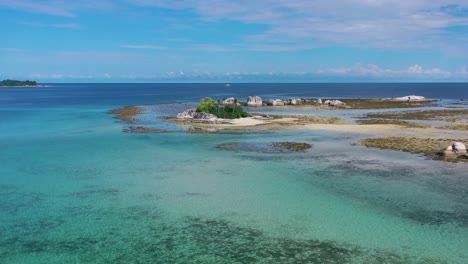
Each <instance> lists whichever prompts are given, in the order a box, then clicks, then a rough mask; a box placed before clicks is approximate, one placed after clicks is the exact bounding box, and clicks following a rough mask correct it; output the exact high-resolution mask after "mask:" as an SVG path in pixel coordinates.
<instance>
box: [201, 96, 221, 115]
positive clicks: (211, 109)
mask: <svg viewBox="0 0 468 264" xmlns="http://www.w3.org/2000/svg"><path fill="white" fill-rule="evenodd" d="M197 112H205V113H210V114H214V115H215V114H216V113H217V112H218V105H217V104H216V102H215V100H213V99H212V98H211V97H205V98H203V99H201V100H200V104H199V105H198V107H197Z"/></svg>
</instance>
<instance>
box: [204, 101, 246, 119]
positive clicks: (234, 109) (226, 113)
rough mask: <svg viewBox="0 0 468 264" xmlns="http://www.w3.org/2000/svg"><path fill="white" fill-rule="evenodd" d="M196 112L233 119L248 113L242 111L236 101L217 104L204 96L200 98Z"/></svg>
mask: <svg viewBox="0 0 468 264" xmlns="http://www.w3.org/2000/svg"><path fill="white" fill-rule="evenodd" d="M218 103H219V102H218ZM197 112H205V113H209V114H213V115H215V116H217V117H219V118H225V119H235V118H241V117H247V116H248V113H246V112H244V110H243V109H242V107H240V106H238V105H237V101H234V104H233V105H225V106H219V105H218V104H217V103H216V102H215V100H213V99H212V98H211V97H205V98H203V99H201V100H200V105H198V107H197Z"/></svg>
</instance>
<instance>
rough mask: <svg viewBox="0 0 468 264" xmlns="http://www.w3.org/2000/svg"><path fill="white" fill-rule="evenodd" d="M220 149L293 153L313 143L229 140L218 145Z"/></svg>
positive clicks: (304, 149) (302, 150)
mask: <svg viewBox="0 0 468 264" xmlns="http://www.w3.org/2000/svg"><path fill="white" fill-rule="evenodd" d="M216 148H218V149H224V150H231V151H246V152H262V153H273V154H274V153H293V152H304V151H306V150H308V149H310V148H312V145H310V144H308V143H302V142H229V143H224V144H220V145H218V146H216Z"/></svg>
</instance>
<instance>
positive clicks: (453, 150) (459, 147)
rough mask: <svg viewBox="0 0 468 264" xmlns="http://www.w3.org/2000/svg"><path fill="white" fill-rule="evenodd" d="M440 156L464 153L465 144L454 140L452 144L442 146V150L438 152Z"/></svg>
mask: <svg viewBox="0 0 468 264" xmlns="http://www.w3.org/2000/svg"><path fill="white" fill-rule="evenodd" d="M438 154H439V155H441V156H458V155H466V154H467V152H466V146H465V144H463V143H461V142H454V143H453V144H452V145H450V146H448V147H446V148H444V149H443V150H441V151H439V152H438Z"/></svg>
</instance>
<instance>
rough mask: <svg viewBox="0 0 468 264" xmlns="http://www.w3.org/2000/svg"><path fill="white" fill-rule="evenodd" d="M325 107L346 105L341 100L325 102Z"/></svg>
mask: <svg viewBox="0 0 468 264" xmlns="http://www.w3.org/2000/svg"><path fill="white" fill-rule="evenodd" d="M323 104H324V105H329V106H345V105H346V104H345V103H343V102H341V101H340V100H326V101H325V102H323Z"/></svg>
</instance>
